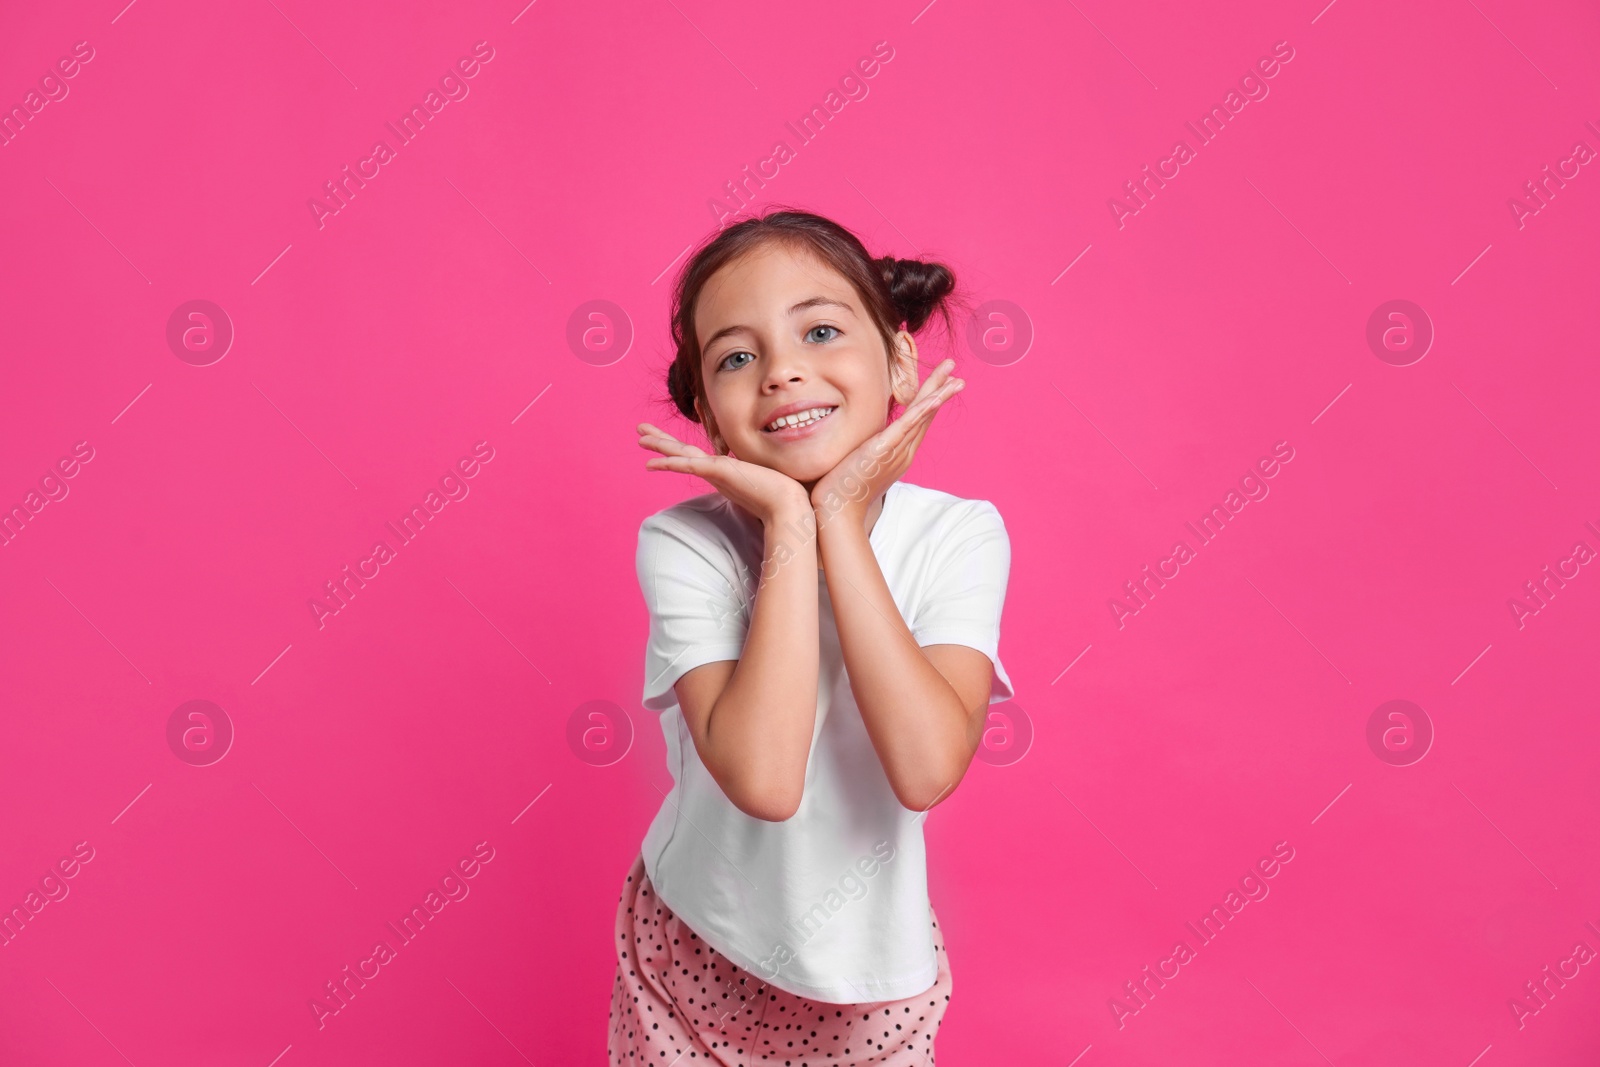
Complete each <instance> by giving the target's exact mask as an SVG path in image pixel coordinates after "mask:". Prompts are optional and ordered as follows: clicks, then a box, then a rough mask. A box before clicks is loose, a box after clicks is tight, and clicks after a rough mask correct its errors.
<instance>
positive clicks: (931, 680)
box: [818, 513, 982, 811]
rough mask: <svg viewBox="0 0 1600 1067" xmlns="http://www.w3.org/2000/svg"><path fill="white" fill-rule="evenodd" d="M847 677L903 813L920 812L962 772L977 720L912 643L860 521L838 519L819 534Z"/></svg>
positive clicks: (946, 792) (972, 747) (978, 724)
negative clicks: (903, 808) (907, 811)
mask: <svg viewBox="0 0 1600 1067" xmlns="http://www.w3.org/2000/svg"><path fill="white" fill-rule="evenodd" d="M818 540H819V544H820V546H821V547H820V551H821V553H822V561H823V566H824V567H825V569H826V575H827V581H828V594H829V599H830V600H831V602H832V604H833V614H834V620H835V623H836V625H837V627H838V631H839V644H840V648H841V650H842V652H843V655H844V665H845V671H846V673H847V674H848V675H849V678H850V688H851V691H852V692H853V693H854V694H855V698H856V704H857V706H858V707H859V708H860V709H861V719H862V722H863V723H864V724H865V726H866V729H867V735H868V736H869V737H870V738H871V739H872V745H873V748H874V749H875V750H876V751H877V753H878V760H879V762H881V763H882V764H883V769H884V773H885V774H886V775H887V776H888V779H889V784H890V786H891V787H892V788H893V789H894V793H895V796H896V797H897V798H899V800H900V803H901V804H902V805H904V806H905V807H907V808H910V809H912V810H916V811H925V810H927V809H928V808H930V807H932V806H933V805H934V804H935V803H937V802H938V801H939V800H941V799H943V798H944V797H945V796H947V795H949V793H950V791H951V790H953V789H954V788H955V786H956V783H957V782H959V781H960V780H961V777H962V776H963V775H964V774H965V773H966V769H967V766H968V765H969V764H970V762H971V760H972V754H973V752H974V750H975V749H976V745H977V737H976V731H978V730H980V729H981V725H982V723H981V720H978V719H976V718H975V717H974V716H973V715H972V714H971V713H970V711H969V709H967V708H964V707H963V706H962V703H961V698H960V697H959V696H958V695H957V693H956V691H955V689H954V688H952V687H951V685H950V683H949V682H948V681H946V680H945V677H944V676H943V675H942V674H940V673H939V671H938V669H937V668H935V667H934V665H933V664H932V663H931V662H930V661H929V660H928V658H927V656H926V655H925V654H924V653H923V651H922V649H921V648H920V647H919V646H918V645H917V643H916V640H915V638H914V637H913V636H912V634H911V630H910V628H909V627H908V626H907V625H906V623H905V620H904V619H903V618H902V617H901V615H900V609H899V608H898V607H897V606H896V605H895V602H894V597H893V596H892V595H891V594H890V592H889V586H888V583H887V582H885V581H884V577H883V572H882V570H881V569H880V568H879V566H878V560H877V557H876V556H874V555H873V552H872V546H871V544H870V543H869V542H868V540H867V535H866V532H865V530H864V528H863V523H862V521H861V520H860V519H859V518H857V517H855V516H854V514H853V513H852V515H850V516H838V517H836V518H835V520H834V521H830V522H829V523H827V524H826V525H825V526H824V527H823V528H822V531H821V533H820V534H819V538H818Z"/></svg>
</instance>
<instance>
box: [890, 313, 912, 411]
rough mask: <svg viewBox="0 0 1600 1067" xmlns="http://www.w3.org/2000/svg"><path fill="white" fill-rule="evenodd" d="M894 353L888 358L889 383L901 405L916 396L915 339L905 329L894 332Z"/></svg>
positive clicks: (903, 405)
mask: <svg viewBox="0 0 1600 1067" xmlns="http://www.w3.org/2000/svg"><path fill="white" fill-rule="evenodd" d="M894 340H895V350H894V355H893V356H892V357H891V358H890V360H889V384H890V389H891V391H892V392H893V393H894V398H895V400H897V401H898V402H899V403H900V405H901V406H902V407H905V406H909V405H910V403H911V401H912V400H914V399H916V396H917V386H918V384H919V383H918V381H917V339H916V338H914V337H912V336H911V335H910V334H909V333H907V332H906V331H905V330H901V331H900V332H899V333H897V334H895V338H894Z"/></svg>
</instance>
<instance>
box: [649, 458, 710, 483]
mask: <svg viewBox="0 0 1600 1067" xmlns="http://www.w3.org/2000/svg"><path fill="white" fill-rule="evenodd" d="M717 459H718V457H716V456H652V457H650V458H649V459H647V460H645V461H644V468H645V470H651V471H677V472H678V473H679V474H692V475H694V476H695V477H697V478H704V479H705V480H706V481H708V482H711V483H712V484H713V485H715V484H716V483H717V482H720V481H722V479H721V478H720V477H719V476H718V475H717V467H716V461H717Z"/></svg>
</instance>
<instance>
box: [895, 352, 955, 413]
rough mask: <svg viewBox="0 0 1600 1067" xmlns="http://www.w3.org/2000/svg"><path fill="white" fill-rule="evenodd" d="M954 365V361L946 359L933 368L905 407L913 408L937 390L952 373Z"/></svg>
mask: <svg viewBox="0 0 1600 1067" xmlns="http://www.w3.org/2000/svg"><path fill="white" fill-rule="evenodd" d="M955 365H956V364H955V360H953V359H947V360H945V361H944V362H943V363H941V364H939V365H938V366H937V367H935V368H933V370H932V371H931V372H930V373H929V374H928V376H927V377H926V378H924V379H923V380H922V384H921V385H920V386H918V387H917V394H916V396H914V397H912V398H911V403H910V404H908V405H906V406H907V407H908V408H910V407H915V406H916V405H917V403H918V402H919V401H921V400H922V399H923V398H924V397H926V396H928V395H930V394H932V393H933V392H934V391H935V390H937V389H938V388H939V387H940V386H941V385H942V384H943V383H944V380H945V379H946V378H947V377H949V375H950V374H951V373H952V372H953V371H954V369H955Z"/></svg>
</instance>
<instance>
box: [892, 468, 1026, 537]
mask: <svg viewBox="0 0 1600 1067" xmlns="http://www.w3.org/2000/svg"><path fill="white" fill-rule="evenodd" d="M895 484H896V485H897V486H898V487H899V497H900V502H902V503H903V506H904V512H903V514H904V517H905V520H906V521H905V523H904V525H903V526H902V528H901V531H900V532H901V534H902V536H904V537H908V538H915V539H922V538H926V537H937V536H940V535H942V534H949V533H953V532H956V531H958V530H964V529H967V528H972V529H974V530H978V529H993V530H998V531H999V532H1000V533H1001V534H1002V535H1003V534H1004V533H1005V520H1004V519H1002V518H1001V517H1000V509H999V508H997V507H995V506H994V504H993V503H992V502H991V501H988V500H979V499H975V498H967V497H960V496H956V495H955V494H954V493H946V492H944V491H943V490H941V489H930V488H928V487H927V486H924V485H913V484H911V483H910V482H896V483H895Z"/></svg>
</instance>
